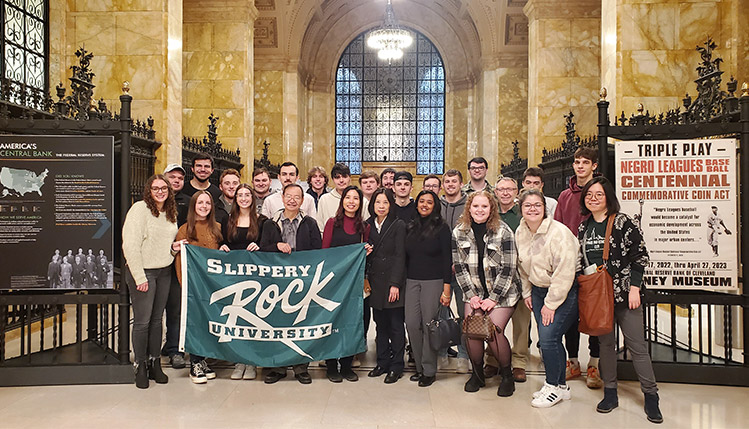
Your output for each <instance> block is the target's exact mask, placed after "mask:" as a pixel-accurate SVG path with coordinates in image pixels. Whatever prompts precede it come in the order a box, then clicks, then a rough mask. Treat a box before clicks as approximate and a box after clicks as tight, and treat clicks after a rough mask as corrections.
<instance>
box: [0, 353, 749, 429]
mask: <svg viewBox="0 0 749 429" xmlns="http://www.w3.org/2000/svg"><path fill="white" fill-rule="evenodd" d="M370 355H373V353H372V352H370V354H369V355H368V356H367V359H366V360H365V361H364V366H363V367H362V368H361V369H360V370H359V371H358V374H359V376H360V377H361V378H360V380H359V381H358V382H356V383H350V382H346V381H344V382H343V383H341V384H333V383H330V382H329V381H328V380H327V379H325V373H324V371H323V369H320V368H318V367H316V366H312V367H311V368H310V373H311V374H312V377H313V383H312V384H311V385H307V386H303V385H301V384H299V383H298V382H297V381H296V380H294V379H293V378H292V376H291V371H289V376H288V377H287V378H286V379H284V380H282V381H280V382H278V383H276V384H273V385H267V384H264V383H263V382H262V381H261V380H260V379H258V380H252V381H249V380H243V381H233V380H230V379H229V374H230V372H231V368H230V367H228V366H224V367H223V368H219V369H218V371H217V372H218V378H217V379H216V380H211V381H209V382H208V383H207V384H204V385H195V384H192V383H191V382H190V379H189V377H188V371H187V370H174V369H171V368H169V369H167V370H166V372H167V374H168V375H169V377H170V381H169V383H168V384H166V385H155V384H153V383H152V384H151V387H150V388H149V389H148V390H138V389H136V388H135V386H134V385H91V386H50V387H12V388H2V389H0V427H3V428H5V429H9V428H51V427H56V428H94V427H96V428H108V429H114V428H120V427H122V428H161V427H168V428H265V427H267V428H278V427H295V428H331V427H332V428H336V427H340V428H406V427H407V428H413V429H415V428H433V427H443V428H481V427H492V428H495V427H504V428H546V427H556V428H603V427H605V428H607V429H614V428H647V427H656V425H653V424H651V423H649V422H648V421H647V420H646V418H645V414H644V412H643V410H642V405H643V399H642V394H641V393H640V390H639V386H638V384H637V383H634V382H623V383H621V384H620V387H619V408H617V409H616V410H614V411H613V412H611V413H610V414H599V413H596V411H595V404H596V403H597V402H598V401H599V400H600V397H601V394H602V392H601V391H600V390H596V391H594V390H590V389H588V388H587V387H586V386H585V382H584V380H583V379H579V380H573V381H571V382H570V386H571V388H572V400H570V401H564V402H562V403H561V404H558V405H557V406H555V407H553V408H550V409H535V408H532V407H531V406H530V398H531V394H532V393H533V392H534V391H535V390H538V389H539V388H540V387H541V385H542V383H543V375H542V371H540V369H539V365H540V364H539V361H538V358H537V357H534V359H533V362H532V368H534V370H533V371H531V373H530V374H529V378H528V381H527V382H526V383H522V384H517V385H516V391H515V394H514V395H513V396H512V397H510V398H499V397H497V396H496V390H497V386H498V383H499V380H498V379H497V378H493V379H490V380H489V381H488V384H487V387H485V388H483V389H481V391H479V392H478V393H474V394H469V393H465V392H463V383H464V382H465V381H466V379H467V376H466V375H461V374H456V373H455V372H454V371H453V370H451V369H450V368H446V369H444V370H441V371H440V372H439V373H438V378H437V382H435V384H434V385H432V386H431V387H428V388H419V387H417V386H416V384H415V383H412V382H410V381H409V380H408V379H407V378H403V379H401V380H400V381H399V382H397V383H395V384H392V385H386V384H384V383H383V382H382V380H383V377H380V378H376V379H372V378H368V377H367V376H366V372H367V371H368V368H366V367H367V366H369V367H371V365H372V363H373V362H372V361H371V359H373V358H374V356H370ZM583 362H586V359H583ZM452 365H454V362H453V363H452ZM660 395H661V410H662V412H663V415H664V419H665V421H664V423H663V424H662V425H659V427H668V428H741V427H749V407H747V406H746V403H747V400H748V399H749V389H746V388H734V387H717V386H696V385H683V384H661V385H660Z"/></svg>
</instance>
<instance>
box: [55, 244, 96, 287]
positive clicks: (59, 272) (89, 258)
mask: <svg viewBox="0 0 749 429" xmlns="http://www.w3.org/2000/svg"><path fill="white" fill-rule="evenodd" d="M110 271H111V269H110V267H109V261H108V260H107V257H106V256H105V255H104V250H103V249H102V250H99V254H98V255H94V251H93V250H92V249H88V254H84V253H83V249H82V248H78V253H77V254H75V255H73V250H71V249H68V253H67V254H65V255H61V254H60V250H59V249H57V250H55V254H54V255H52V260H51V261H50V263H49V265H48V266H47V281H48V282H49V283H48V284H49V287H50V289H81V288H84V289H92V288H98V289H103V288H106V287H107V281H108V279H109V272H110Z"/></svg>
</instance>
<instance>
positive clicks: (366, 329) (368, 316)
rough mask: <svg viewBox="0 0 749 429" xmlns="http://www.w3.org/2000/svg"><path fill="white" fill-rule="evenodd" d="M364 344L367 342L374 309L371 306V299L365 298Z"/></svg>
mask: <svg viewBox="0 0 749 429" xmlns="http://www.w3.org/2000/svg"><path fill="white" fill-rule="evenodd" d="M363 308H364V342H365V343H366V342H367V332H369V322H370V321H371V320H372V307H371V306H370V305H369V297H366V298H364V307H363Z"/></svg>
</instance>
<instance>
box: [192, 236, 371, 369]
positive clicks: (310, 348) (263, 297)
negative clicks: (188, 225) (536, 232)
mask: <svg viewBox="0 0 749 429" xmlns="http://www.w3.org/2000/svg"><path fill="white" fill-rule="evenodd" d="M318 237H319V233H318ZM182 258H183V261H184V267H185V270H184V272H185V277H184V279H183V280H184V282H183V297H182V298H183V303H184V305H183V313H182V335H181V336H180V342H181V343H180V349H181V350H186V351H188V352H190V353H195V354H199V355H203V356H211V357H214V358H217V359H222V360H226V361H229V362H245V363H255V364H257V365H258V366H263V367H272V368H274V369H273V370H272V371H271V373H270V374H269V376H270V375H271V374H278V375H274V376H273V377H272V379H271V380H270V382H275V381H278V380H280V379H281V378H283V377H285V376H286V374H285V369H284V367H286V366H288V365H294V366H295V368H294V371H295V376H296V377H297V379H298V380H299V381H300V382H302V383H310V382H311V378H310V377H309V374H308V373H306V365H307V364H308V363H309V362H310V361H318V360H324V359H328V358H333V357H338V356H352V355H354V354H356V353H361V352H363V351H364V332H363V321H362V292H361V284H362V283H363V281H364V261H365V251H364V245H363V244H355V245H351V246H344V247H337V248H332V249H327V250H313V251H306V252H292V253H291V254H283V253H281V254H279V253H271V252H253V253H249V252H228V253H226V252H222V251H218V250H213V249H205V248H201V247H196V246H190V245H187V246H185V247H184V249H183V252H182ZM302 368H304V371H302V370H301V369H302ZM305 373H306V374H305ZM301 374H305V375H306V377H305V376H304V375H301ZM267 379H268V377H266V382H268V380H267Z"/></svg>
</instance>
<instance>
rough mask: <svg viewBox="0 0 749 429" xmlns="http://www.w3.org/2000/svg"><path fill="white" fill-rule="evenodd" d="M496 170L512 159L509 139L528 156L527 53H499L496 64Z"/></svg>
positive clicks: (521, 152) (524, 155) (499, 172)
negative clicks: (497, 65) (497, 99)
mask: <svg viewBox="0 0 749 429" xmlns="http://www.w3.org/2000/svg"><path fill="white" fill-rule="evenodd" d="M496 70H497V72H496V77H497V90H498V93H499V104H498V105H497V123H498V128H497V131H498V139H497V158H496V159H497V169H496V171H497V174H501V170H500V167H501V165H502V164H508V163H509V162H510V161H511V160H512V148H513V147H512V142H513V141H515V140H517V141H518V142H519V143H520V145H519V147H520V157H521V158H524V157H527V153H528V151H527V141H528V140H527V139H528V56H527V54H522V55H521V54H511V55H503V56H502V57H500V62H499V67H497V69H496Z"/></svg>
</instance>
